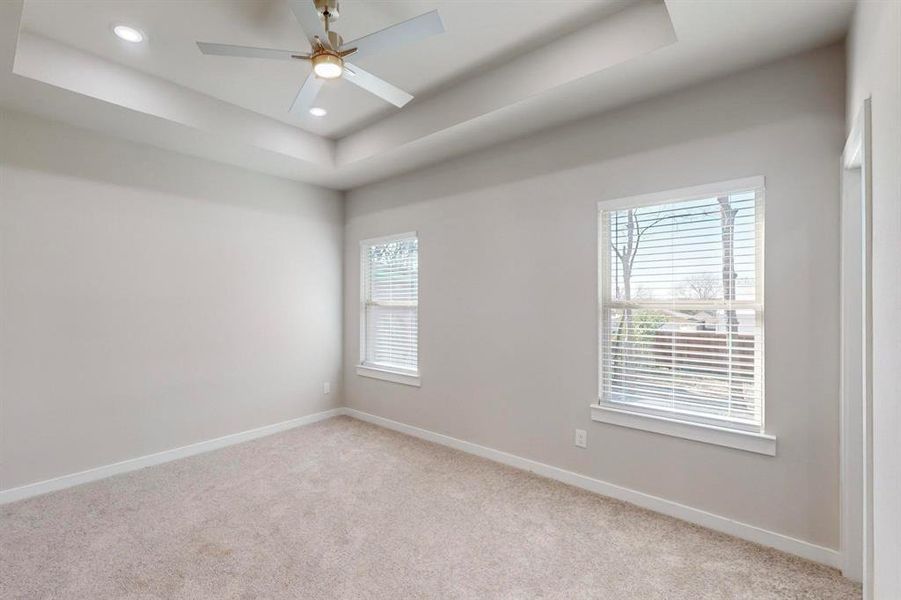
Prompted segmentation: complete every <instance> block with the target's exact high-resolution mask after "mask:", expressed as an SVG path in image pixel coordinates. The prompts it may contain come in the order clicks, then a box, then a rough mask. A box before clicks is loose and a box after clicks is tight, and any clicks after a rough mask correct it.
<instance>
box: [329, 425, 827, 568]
mask: <svg viewBox="0 0 901 600" xmlns="http://www.w3.org/2000/svg"><path fill="white" fill-rule="evenodd" d="M341 413H342V414H345V415H347V416H349V417H353V418H355V419H359V420H361V421H366V422H367V423H372V424H373V425H378V426H380V427H384V428H386V429H391V430H394V431H398V432H400V433H405V434H407V435H411V436H413V437H417V438H420V439H423V440H426V441H429V442H434V443H436V444H441V445H442V446H447V447H449V448H454V449H456V450H461V451H463V452H467V453H469V454H474V455H476V456H481V457H482V458H487V459H488V460H493V461H495V462H499V463H502V464H505V465H508V466H511V467H515V468H517V469H523V470H525V471H530V472H532V473H535V474H536V475H541V476H542V477H547V478H549V479H554V480H556V481H560V482H562V483H565V484H568V485H572V486H575V487H578V488H581V489H584V490H588V491H590V492H594V493H596V494H601V495H603V496H609V497H611V498H616V499H617V500H622V501H624V502H629V503H631V504H634V505H636V506H640V507H642V508H646V509H648V510H652V511H655V512H658V513H661V514H664V515H667V516H670V517H674V518H676V519H681V520H683V521H688V522H689V523H694V524H695V525H700V526H701V527H707V528H708V529H713V530H714V531H719V532H721V533H725V534H728V535H732V536H735V537H737V538H741V539H743V540H747V541H749V542H754V543H756V544H760V545H763V546H769V547H771V548H775V549H777V550H781V551H782V552H787V553H788V554H794V555H795V556H800V557H801V558H805V559H807V560H812V561H814V562H818V563H821V564H824V565H828V566H830V567H838V566H839V565H840V564H841V556H840V554H839V552H838V551H837V550H833V549H832V548H825V547H823V546H817V545H816V544H812V543H810V542H805V541H804V540H799V539H796V538H793V537H790V536H787V535H783V534H781V533H776V532H774V531H769V530H767V529H762V528H760V527H756V526H754V525H749V524H747V523H742V522H741V521H736V520H734V519H730V518H728V517H723V516H720V515H716V514H713V513H709V512H707V511H703V510H700V509H697V508H692V507H690V506H686V505H684V504H679V503H678V502H673V501H671V500H666V499H664V498H659V497H657V496H652V495H650V494H645V493H644V492H639V491H636V490H632V489H629V488H626V487H622V486H619V485H616V484H613V483H608V482H606V481H602V480H600V479H594V478H592V477H588V476H586V475H581V474H579V473H574V472H572V471H567V470H565V469H561V468H559V467H553V466H551V465H546V464H544V463H540V462H537V461H534V460H530V459H528V458H522V457H520V456H516V455H515V454H509V453H507V452H502V451H500V450H495V449H494V448H488V447H486V446H480V445H478V444H474V443H472V442H467V441H464V440H460V439H457V438H453V437H450V436H447V435H443V434H441V433H435V432H434V431H429V430H427V429H422V428H419V427H414V426H413V425H407V424H406V423H400V422H398V421H392V420H391V419H386V418H384V417H379V416H376V415H372V414H369V413H365V412H362V411H359V410H356V409H353V408H343V409H341Z"/></svg>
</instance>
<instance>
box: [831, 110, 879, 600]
mask: <svg viewBox="0 0 901 600" xmlns="http://www.w3.org/2000/svg"><path fill="white" fill-rule="evenodd" d="M870 112H871V109H870V99H869V98H867V99H866V100H864V102H863V105H862V106H861V108H860V110H859V112H858V114H857V117H856V118H855V120H854V123H853V126H852V128H851V132H850V134H849V135H848V138H847V140H846V142H845V147H844V151H843V152H842V165H841V167H842V186H841V215H842V217H843V218H842V224H841V226H840V238H839V239H840V247H841V276H840V281H841V324H840V331H841V344H840V360H841V365H840V379H841V384H840V397H841V421H840V453H841V454H840V458H841V487H840V489H841V502H840V503H841V553H842V573H843V574H844V575H845V576H846V577H848V578H850V579H853V580H855V581H862V582H863V588H864V598H865V599H868V598H872V582H873V438H872V432H873V409H872V406H873V403H872V357H873V349H872V348H873V344H872V340H873V317H872V314H873V312H872V253H873V251H872V247H873V244H872V229H873V210H872V187H873V186H872V181H873V178H872V153H871V139H872V137H871V136H872V131H871V116H870ZM849 228H851V229H849Z"/></svg>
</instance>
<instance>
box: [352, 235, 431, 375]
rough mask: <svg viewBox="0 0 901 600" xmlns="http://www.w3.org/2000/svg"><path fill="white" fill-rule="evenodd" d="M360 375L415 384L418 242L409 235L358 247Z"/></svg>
mask: <svg viewBox="0 0 901 600" xmlns="http://www.w3.org/2000/svg"><path fill="white" fill-rule="evenodd" d="M360 258H361V273H362V290H361V307H360V309H361V315H360V316H361V328H360V365H359V367H358V369H357V372H358V373H359V374H361V375H366V376H371V377H376V378H380V379H387V380H390V381H396V382H398V383H408V384H412V385H418V384H419V240H418V239H417V237H416V234H415V233H408V234H402V235H398V236H391V237H386V238H379V239H375V240H366V241H363V242H361V244H360Z"/></svg>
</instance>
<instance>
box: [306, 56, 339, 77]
mask: <svg viewBox="0 0 901 600" xmlns="http://www.w3.org/2000/svg"><path fill="white" fill-rule="evenodd" d="M313 72H314V73H316V76H317V77H321V78H322V79H337V78H338V77H341V74H342V73H343V72H344V60H342V59H341V57H340V56H335V55H334V54H317V55H316V56H314V57H313Z"/></svg>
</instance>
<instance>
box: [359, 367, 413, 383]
mask: <svg viewBox="0 0 901 600" xmlns="http://www.w3.org/2000/svg"><path fill="white" fill-rule="evenodd" d="M357 375H361V376H363V377H372V378H373V379H381V380H383V381H390V382H392V383H402V384H404V385H412V386H414V387H419V373H404V372H402V371H393V370H389V369H376V368H375V367H370V366H367V365H357Z"/></svg>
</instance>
